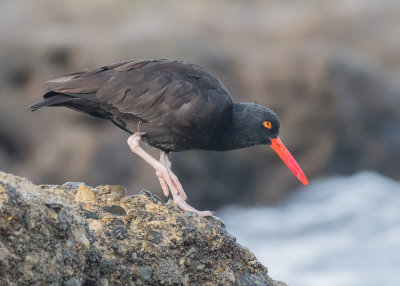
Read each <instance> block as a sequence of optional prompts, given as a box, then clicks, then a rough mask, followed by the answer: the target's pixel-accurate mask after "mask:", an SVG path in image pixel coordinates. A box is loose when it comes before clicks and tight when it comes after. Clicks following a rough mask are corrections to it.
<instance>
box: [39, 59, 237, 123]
mask: <svg viewBox="0 0 400 286" xmlns="http://www.w3.org/2000/svg"><path fill="white" fill-rule="evenodd" d="M54 92H56V93H62V94H68V95H72V96H76V97H79V98H83V99H85V100H91V101H96V102H98V103H100V104H102V105H107V106H108V107H110V108H114V109H116V110H118V112H121V113H123V114H129V115H133V116H135V117H137V118H139V119H140V120H141V121H143V122H149V123H152V124H154V125H164V124H165V125H169V126H187V127H191V126H193V125H196V124H198V125H199V124H200V125H201V124H204V125H206V124H208V122H207V120H210V119H213V118H216V116H218V114H220V113H221V114H222V113H223V112H224V111H225V109H226V108H231V105H232V101H231V98H230V96H229V93H228V91H227V90H226V88H225V87H224V86H223V85H222V84H221V83H220V82H219V81H218V79H216V78H215V77H214V76H212V75H211V74H209V73H208V72H207V71H205V70H203V69H202V68H200V67H198V66H195V65H190V64H183V63H181V62H176V61H168V60H137V61H129V62H122V63H118V64H114V65H111V66H106V67H102V68H98V69H94V70H90V71H86V72H78V73H73V74H69V75H66V76H63V77H61V78H59V79H56V80H52V81H51V82H50V87H49V92H48V95H47V96H51V93H54ZM45 98H46V95H45ZM193 114H196V116H193ZM215 115H216V116H215ZM195 127H201V126H195Z"/></svg>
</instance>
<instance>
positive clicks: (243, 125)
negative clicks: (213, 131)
mask: <svg viewBox="0 0 400 286" xmlns="http://www.w3.org/2000/svg"><path fill="white" fill-rule="evenodd" d="M254 105H255V104H254V103H243V102H235V103H233V109H232V117H231V120H230V121H229V123H228V124H227V125H226V126H225V128H224V130H223V131H222V132H221V133H220V134H221V137H220V146H221V150H232V149H239V148H245V147H249V146H253V145H257V144H262V142H261V141H260V139H259V138H257V136H255V135H256V134H255V132H254V130H253V129H254V125H255V124H256V123H254V122H253V118H254V114H253V113H254V108H253V107H254Z"/></svg>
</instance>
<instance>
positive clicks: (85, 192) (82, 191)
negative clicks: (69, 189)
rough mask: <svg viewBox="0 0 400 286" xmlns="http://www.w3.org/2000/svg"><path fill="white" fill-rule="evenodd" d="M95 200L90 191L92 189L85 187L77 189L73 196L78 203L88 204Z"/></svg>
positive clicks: (81, 186)
mask: <svg viewBox="0 0 400 286" xmlns="http://www.w3.org/2000/svg"><path fill="white" fill-rule="evenodd" d="M95 199H96V196H95V194H94V192H93V190H92V188H90V187H88V186H85V185H80V186H79V188H78V191H77V193H76V195H75V200H77V201H78V202H82V203H85V202H89V201H93V200H95Z"/></svg>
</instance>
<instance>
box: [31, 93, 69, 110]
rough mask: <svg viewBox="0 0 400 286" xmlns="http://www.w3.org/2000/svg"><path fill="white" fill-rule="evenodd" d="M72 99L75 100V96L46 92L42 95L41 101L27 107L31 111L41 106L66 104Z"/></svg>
mask: <svg viewBox="0 0 400 286" xmlns="http://www.w3.org/2000/svg"><path fill="white" fill-rule="evenodd" d="M74 100H76V98H75V97H73V96H70V95H67V94H62V93H54V94H52V95H48V94H46V95H45V96H44V97H43V100H42V101H40V102H38V103H35V104H33V105H31V106H30V107H29V108H30V110H31V111H35V110H38V109H39V108H41V107H43V106H68V105H69V104H71V103H72V102H73V101H74Z"/></svg>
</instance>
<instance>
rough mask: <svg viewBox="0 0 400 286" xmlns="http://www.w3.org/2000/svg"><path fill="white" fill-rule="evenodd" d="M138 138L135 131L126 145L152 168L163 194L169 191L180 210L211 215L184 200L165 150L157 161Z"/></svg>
mask: <svg viewBox="0 0 400 286" xmlns="http://www.w3.org/2000/svg"><path fill="white" fill-rule="evenodd" d="M140 139H141V134H139V133H135V134H133V135H132V136H130V137H129V138H128V140H127V142H128V145H129V147H130V148H131V150H132V152H133V153H135V154H137V155H139V156H140V157H141V158H142V159H143V160H145V161H146V162H147V163H149V164H150V165H151V166H152V167H153V168H154V170H155V171H156V174H157V177H158V179H159V181H160V185H161V188H162V190H163V192H164V195H165V196H166V197H168V195H169V193H170V192H171V194H172V197H173V199H174V203H175V204H176V205H177V206H178V207H179V208H180V209H181V210H185V211H191V212H193V213H196V214H197V215H199V216H212V213H211V212H210V211H198V210H196V209H195V208H193V207H191V206H189V205H188V204H187V203H186V202H185V200H186V199H187V196H186V194H185V191H184V190H183V188H182V185H181V183H180V182H179V180H178V178H177V177H176V176H175V174H174V173H172V171H171V162H170V161H169V159H168V155H167V154H166V153H165V152H162V153H161V157H160V161H157V160H156V159H154V158H153V157H152V156H151V155H150V154H149V153H147V152H146V151H144V150H143V149H142V148H141V147H140V146H139V141H140Z"/></svg>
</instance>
